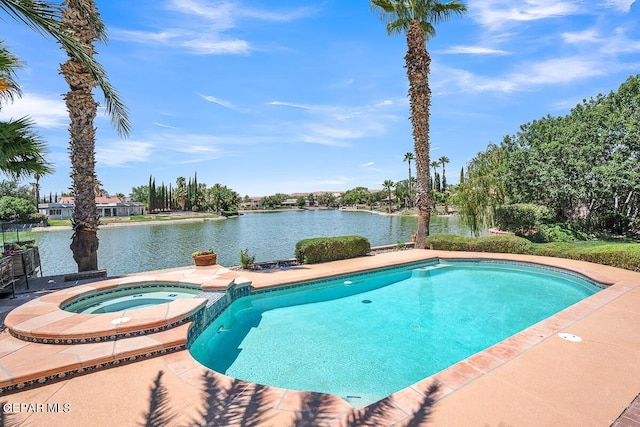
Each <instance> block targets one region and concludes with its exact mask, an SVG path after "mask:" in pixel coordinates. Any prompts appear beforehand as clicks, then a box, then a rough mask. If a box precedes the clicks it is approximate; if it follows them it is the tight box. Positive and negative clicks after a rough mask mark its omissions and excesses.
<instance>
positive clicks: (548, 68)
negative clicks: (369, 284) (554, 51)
mask: <svg viewBox="0 0 640 427" xmlns="http://www.w3.org/2000/svg"><path fill="white" fill-rule="evenodd" d="M527 68H528V72H527V73H519V74H515V75H513V76H511V78H510V79H511V80H513V81H515V82H517V83H518V84H521V85H531V84H533V85H537V84H556V83H568V82H572V81H575V80H581V79H586V78H589V77H596V76H603V75H606V74H607V73H608V68H607V66H606V65H605V64H602V63H599V62H597V61H594V60H590V59H587V58H582V57H579V56H577V57H573V58H558V59H550V60H547V61H542V62H539V63H536V64H531V66H530V67H527Z"/></svg>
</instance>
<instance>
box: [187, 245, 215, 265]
mask: <svg viewBox="0 0 640 427" xmlns="http://www.w3.org/2000/svg"><path fill="white" fill-rule="evenodd" d="M191 257H192V258H193V260H194V261H195V263H196V266H200V267H202V266H206V265H214V264H215V263H216V261H217V257H218V255H217V254H216V253H215V252H214V251H213V250H212V249H205V250H203V251H198V252H194V253H192V254H191Z"/></svg>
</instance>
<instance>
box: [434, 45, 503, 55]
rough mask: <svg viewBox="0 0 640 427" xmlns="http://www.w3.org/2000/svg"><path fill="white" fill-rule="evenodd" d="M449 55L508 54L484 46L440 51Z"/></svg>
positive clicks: (455, 47)
mask: <svg viewBox="0 0 640 427" xmlns="http://www.w3.org/2000/svg"><path fill="white" fill-rule="evenodd" d="M439 53H448V54H458V53H460V54H470V55H506V54H507V53H508V52H506V51H504V50H500V49H491V48H488V47H482V46H452V47H450V48H449V49H445V50H443V51H439Z"/></svg>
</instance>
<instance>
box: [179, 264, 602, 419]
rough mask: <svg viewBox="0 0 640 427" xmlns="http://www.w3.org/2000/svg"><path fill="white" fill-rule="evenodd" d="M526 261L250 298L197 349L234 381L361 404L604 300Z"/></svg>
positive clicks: (369, 277)
mask: <svg viewBox="0 0 640 427" xmlns="http://www.w3.org/2000/svg"><path fill="white" fill-rule="evenodd" d="M598 290H599V288H598V287H597V286H595V285H594V284H592V283H591V282H588V281H586V280H583V279H582V278H580V277H577V276H575V275H569V274H564V273H560V272H558V271H554V270H549V269H543V268H536V267H530V266H526V265H521V264H510V263H488V262H451V263H432V264H431V265H427V264H423V265H421V266H419V267H416V266H415V265H414V266H412V267H405V268H396V269H391V270H385V271H382V272H376V273H369V274H362V275H354V276H350V277H341V278H339V279H335V280H329V281H323V282H319V283H315V284H310V285H305V286H299V287H294V288H290V289H286V290H278V291H273V292H267V293H261V294H254V295H251V296H249V297H245V298H241V299H239V300H237V301H236V302H234V303H233V304H232V305H231V306H230V307H229V308H227V310H225V311H224V312H223V313H222V314H221V315H220V316H219V317H218V318H217V319H216V320H215V321H214V322H213V323H212V324H211V325H210V326H209V327H208V328H207V329H205V330H204V331H203V332H202V333H201V335H200V336H199V337H198V338H196V340H195V341H194V342H193V344H192V345H191V347H190V351H191V354H192V355H193V356H194V357H195V358H196V359H197V360H198V361H199V362H200V363H202V364H204V365H205V366H207V367H209V368H211V369H214V370H216V371H218V372H220V373H224V374H226V375H229V376H232V377H235V378H239V379H243V380H247V381H252V382H257V383H261V384H267V385H271V386H277V387H282V388H288V389H297V390H307V391H318V392H325V393H331V394H334V395H337V396H340V397H342V398H344V399H346V400H348V401H350V402H351V403H352V404H354V406H364V405H366V404H369V403H372V402H374V401H377V400H379V399H381V398H383V397H385V396H387V395H389V394H392V393H393V392H395V391H398V390H400V389H402V388H404V387H407V386H409V385H411V384H413V383H415V382H417V381H419V380H421V379H423V378H425V377H428V376H430V375H432V374H434V373H437V372H439V371H441V370H442V369H445V368H447V367H448V366H450V365H452V364H455V363H457V362H458V361H460V360H463V359H465V358H467V357H469V356H471V355H473V354H475V353H477V352H479V351H481V350H484V349H485V348H487V347H490V346H491V345H493V344H495V343H497V342H499V341H502V340H504V339H505V338H507V337H509V336H511V335H513V334H514V333H517V332H519V331H521V330H523V329H525V328H527V327H528V326H530V325H533V324H534V323H536V322H538V321H540V320H542V319H545V318H547V317H549V316H551V315H553V314H554V313H556V312H558V311H560V310H562V309H564V308H566V307H568V306H570V305H572V304H574V303H576V302H578V301H580V300H581V299H583V298H585V297H588V296H589V295H592V294H593V293H595V292H597V291H598Z"/></svg>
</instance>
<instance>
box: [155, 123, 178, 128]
mask: <svg viewBox="0 0 640 427" xmlns="http://www.w3.org/2000/svg"><path fill="white" fill-rule="evenodd" d="M153 124H154V125H155V126H158V127H161V128H165V129H175V126H170V125H165V124H164V123H159V122H153Z"/></svg>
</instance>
